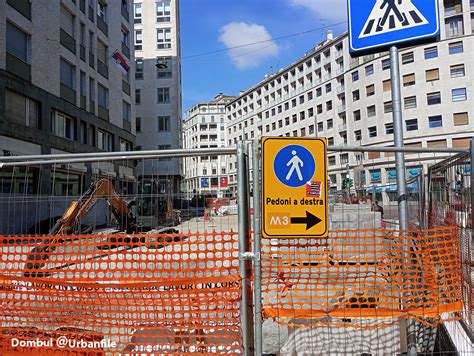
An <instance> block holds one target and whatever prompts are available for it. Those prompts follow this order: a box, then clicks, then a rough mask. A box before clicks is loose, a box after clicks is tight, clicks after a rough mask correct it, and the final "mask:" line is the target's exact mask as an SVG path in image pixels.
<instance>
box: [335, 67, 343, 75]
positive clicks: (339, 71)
mask: <svg viewBox="0 0 474 356" xmlns="http://www.w3.org/2000/svg"><path fill="white" fill-rule="evenodd" d="M344 72H345V70H344V67H339V68H337V69H336V75H342V74H344Z"/></svg>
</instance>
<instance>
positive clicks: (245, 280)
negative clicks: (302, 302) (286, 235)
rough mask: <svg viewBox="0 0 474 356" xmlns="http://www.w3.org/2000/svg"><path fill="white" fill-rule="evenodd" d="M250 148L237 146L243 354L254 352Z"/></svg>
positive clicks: (241, 144)
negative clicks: (249, 175)
mask: <svg viewBox="0 0 474 356" xmlns="http://www.w3.org/2000/svg"><path fill="white" fill-rule="evenodd" d="M248 168H249V167H248V148H247V144H246V143H245V142H239V144H238V146H237V204H238V212H239V217H238V218H239V267H240V278H241V286H242V296H241V299H240V321H241V328H242V348H243V353H242V354H243V355H244V356H250V355H253V354H254V346H253V344H254V338H253V335H254V330H253V315H252V314H253V313H252V311H253V308H252V307H253V305H252V304H253V303H252V285H251V275H252V256H253V254H251V252H250V250H249V249H250V206H249V179H248V178H249V177H248Z"/></svg>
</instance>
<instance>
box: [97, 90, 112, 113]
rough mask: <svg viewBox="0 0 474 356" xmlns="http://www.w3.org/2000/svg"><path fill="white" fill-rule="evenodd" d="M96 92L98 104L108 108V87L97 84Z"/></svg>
mask: <svg viewBox="0 0 474 356" xmlns="http://www.w3.org/2000/svg"><path fill="white" fill-rule="evenodd" d="M97 92H98V94H99V106H101V107H103V108H105V109H108V108H109V89H107V88H106V87H104V86H102V85H101V84H97Z"/></svg>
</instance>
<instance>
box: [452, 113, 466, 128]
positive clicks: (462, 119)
mask: <svg viewBox="0 0 474 356" xmlns="http://www.w3.org/2000/svg"><path fill="white" fill-rule="evenodd" d="M453 121H454V126H462V125H468V124H469V115H468V113H467V112H461V113H456V114H453Z"/></svg>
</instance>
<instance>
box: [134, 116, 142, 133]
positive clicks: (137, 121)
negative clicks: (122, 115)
mask: <svg viewBox="0 0 474 356" xmlns="http://www.w3.org/2000/svg"><path fill="white" fill-rule="evenodd" d="M135 129H136V131H137V132H141V131H142V118H141V117H137V118H136V119H135Z"/></svg>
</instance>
